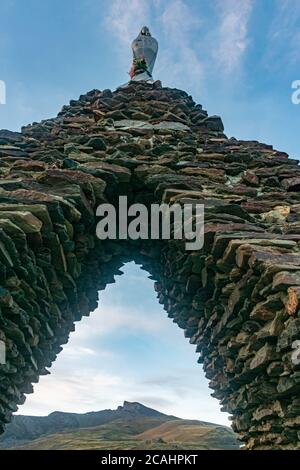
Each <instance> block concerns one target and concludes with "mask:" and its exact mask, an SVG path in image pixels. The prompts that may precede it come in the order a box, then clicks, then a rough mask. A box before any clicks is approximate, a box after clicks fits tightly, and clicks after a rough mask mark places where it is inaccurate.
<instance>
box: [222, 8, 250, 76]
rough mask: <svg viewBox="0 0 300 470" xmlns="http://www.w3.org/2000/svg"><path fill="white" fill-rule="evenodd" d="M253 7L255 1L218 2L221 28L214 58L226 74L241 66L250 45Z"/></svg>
mask: <svg viewBox="0 0 300 470" xmlns="http://www.w3.org/2000/svg"><path fill="white" fill-rule="evenodd" d="M253 5H254V1H253V0H218V1H217V4H216V8H217V14H218V16H219V28H218V31H217V39H216V40H217V48H216V51H215V54H214V57H215V59H216V60H217V64H218V66H219V67H220V68H221V69H222V71H223V72H224V73H225V74H231V73H233V72H235V71H236V70H237V69H238V68H239V67H240V66H241V62H242V59H243V57H244V55H245V52H246V50H247V47H248V45H249V31H248V23H249V20H250V17H251V13H252V9H253Z"/></svg>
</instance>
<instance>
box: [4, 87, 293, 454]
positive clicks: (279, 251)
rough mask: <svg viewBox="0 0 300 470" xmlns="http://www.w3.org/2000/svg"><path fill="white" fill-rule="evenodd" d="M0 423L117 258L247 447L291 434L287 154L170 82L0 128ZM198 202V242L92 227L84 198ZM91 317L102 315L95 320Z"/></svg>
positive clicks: (107, 94) (89, 201)
mask: <svg viewBox="0 0 300 470" xmlns="http://www.w3.org/2000/svg"><path fill="white" fill-rule="evenodd" d="M0 159H1V160H0V163H1V165H0V171H1V179H0V285H1V287H0V341H2V342H5V344H6V364H4V365H0V424H1V426H2V428H3V426H4V425H5V423H7V422H9V420H10V419H11V415H12V413H13V412H14V411H16V409H17V405H18V404H21V403H23V402H24V400H25V395H26V394H28V393H30V392H32V384H33V383H35V382H37V381H38V379H39V376H40V375H43V374H48V373H49V371H48V368H49V367H50V366H51V364H52V363H53V361H55V359H56V357H57V354H58V353H59V352H60V351H61V350H62V345H63V344H65V343H66V342H67V341H68V337H69V334H70V332H71V331H74V329H75V326H74V325H75V322H76V321H79V320H80V319H81V318H82V316H83V315H89V313H90V312H91V311H92V310H93V309H95V307H96V305H97V298H98V291H99V290H101V289H104V288H105V286H106V285H107V283H110V282H114V276H115V275H116V274H120V267H121V266H122V264H123V263H124V262H126V261H128V260H131V259H134V260H136V261H137V262H139V263H141V264H142V265H143V267H144V269H146V270H147V271H148V272H149V273H150V274H151V275H152V277H153V278H154V279H155V280H156V291H157V294H158V299H159V302H160V303H161V304H163V306H164V308H165V310H166V311H167V313H168V316H169V317H170V318H171V319H172V320H173V321H174V322H176V323H177V324H178V325H179V327H180V328H183V329H184V332H185V336H186V337H187V338H189V340H190V343H191V344H193V345H196V348H197V353H199V362H200V363H203V367H204V371H205V374H206V376H207V378H208V379H209V380H210V387H211V388H212V390H213V396H215V397H216V398H217V399H218V400H220V402H221V404H222V409H223V410H224V411H227V412H229V413H230V414H231V415H232V424H233V429H234V430H235V431H236V433H237V434H238V437H239V438H240V439H241V441H242V442H243V443H244V444H245V445H246V448H248V449H268V448H270V449H296V448H298V447H299V444H298V442H299V437H300V398H299V391H300V366H299V365H297V364H296V363H295V361H293V360H292V354H293V349H292V345H293V342H294V341H295V340H297V339H299V340H300V316H299V298H300V251H299V242H300V192H299V190H300V168H299V166H298V162H297V161H296V160H293V159H291V158H288V156H287V155H286V154H285V153H283V152H279V151H276V150H274V149H273V148H272V146H270V145H264V144H260V143H258V142H255V141H251V142H250V141H239V140H236V139H233V138H231V139H229V138H227V137H226V135H225V134H224V129H223V124H222V121H221V119H220V118H219V117H218V116H208V115H207V113H206V111H204V110H203V109H202V107H201V105H198V104H195V103H194V101H193V99H192V98H191V97H190V96H188V95H187V94H186V93H185V92H183V91H180V90H177V89H169V88H163V87H162V86H161V84H160V82H155V83H154V84H153V85H150V84H146V83H131V84H129V85H128V86H127V87H125V88H121V89H119V90H117V91H115V92H111V91H110V90H104V91H102V92H101V91H98V90H93V91H91V92H89V93H87V94H86V95H82V96H80V98H79V100H76V101H75V100H74V101H71V102H70V104H69V105H68V106H64V107H63V108H62V110H61V112H60V113H59V114H58V116H57V117H55V118H54V119H48V120H45V121H42V122H40V123H33V124H32V125H30V126H26V127H24V128H23V129H22V132H21V133H16V132H10V131H5V130H3V131H0ZM119 195H127V196H128V198H129V201H130V202H143V203H144V204H147V205H148V204H151V203H152V202H162V201H163V202H166V203H170V204H172V203H175V202H177V203H180V204H183V203H185V202H198V203H199V202H202V203H203V204H204V205H205V244H204V247H203V249H202V250H200V251H194V252H188V251H186V250H185V246H184V242H183V241H180V240H170V241H147V242H146V241H143V242H142V241H140V240H137V241H128V242H126V241H105V242H103V241H102V242H100V241H99V240H98V239H97V238H96V236H95V233H96V223H97V219H96V217H95V211H96V207H97V206H98V205H99V204H100V203H102V202H111V203H113V204H117V201H118V196H119ZM103 321H105V319H104V320H103Z"/></svg>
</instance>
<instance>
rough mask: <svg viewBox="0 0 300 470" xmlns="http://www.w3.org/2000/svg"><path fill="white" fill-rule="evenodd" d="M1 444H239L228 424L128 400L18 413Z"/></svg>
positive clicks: (42, 446) (125, 446) (124, 446)
mask: <svg viewBox="0 0 300 470" xmlns="http://www.w3.org/2000/svg"><path fill="white" fill-rule="evenodd" d="M0 448H1V449H33V450H37V449H44V450H54V449H72V450H79V449H106V450H114V449H123V450H125V449H146V450H148V449H149V450H150V449H238V448H239V445H238V443H237V440H236V438H235V436H234V433H233V432H232V430H231V429H230V428H227V427H225V426H220V425H217V424H211V423H207V422H202V421H194V420H183V419H180V418H176V417H175V416H169V415H165V414H163V413H160V412H159V411H156V410H153V409H152V408H148V407H146V406H144V405H142V404H140V403H136V402H134V403H131V402H127V401H125V402H124V404H123V406H119V407H118V408H117V409H116V410H103V411H96V412H91V413H85V414H76V413H63V412H58V411H56V412H54V413H51V414H50V415H49V416H21V415H17V416H15V417H14V419H13V421H12V423H10V424H8V425H7V427H6V430H5V433H4V434H2V435H1V436H0Z"/></svg>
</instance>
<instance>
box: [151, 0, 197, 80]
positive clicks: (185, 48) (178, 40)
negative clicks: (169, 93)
mask: <svg viewBox="0 0 300 470" xmlns="http://www.w3.org/2000/svg"><path fill="white" fill-rule="evenodd" d="M159 21H160V24H161V25H162V32H163V34H164V36H165V38H167V43H166V45H165V47H164V49H163V50H162V51H161V56H162V60H161V62H160V67H159V68H158V72H157V74H158V76H160V75H162V76H166V79H167V80H168V82H169V83H170V84H171V85H172V86H183V87H187V86H190V87H193V86H194V87H196V88H199V87H200V84H201V82H202V81H203V77H204V64H203V62H202V61H201V59H200V58H199V55H198V54H199V51H198V49H197V44H198V43H199V41H195V40H193V35H194V34H195V33H196V32H198V30H199V28H200V26H201V19H200V18H199V16H195V15H194V14H193V11H192V10H191V8H190V7H189V6H188V5H187V3H186V2H184V1H182V0H175V1H171V2H168V4H167V6H166V7H165V9H164V11H163V12H162V14H161V16H160V18H159Z"/></svg>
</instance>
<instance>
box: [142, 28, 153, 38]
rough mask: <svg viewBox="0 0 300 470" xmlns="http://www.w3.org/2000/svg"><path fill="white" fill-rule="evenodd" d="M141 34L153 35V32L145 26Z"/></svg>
mask: <svg viewBox="0 0 300 470" xmlns="http://www.w3.org/2000/svg"><path fill="white" fill-rule="evenodd" d="M141 34H142V35H143V36H151V33H150V31H149V28H147V26H143V27H142V29H141Z"/></svg>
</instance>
